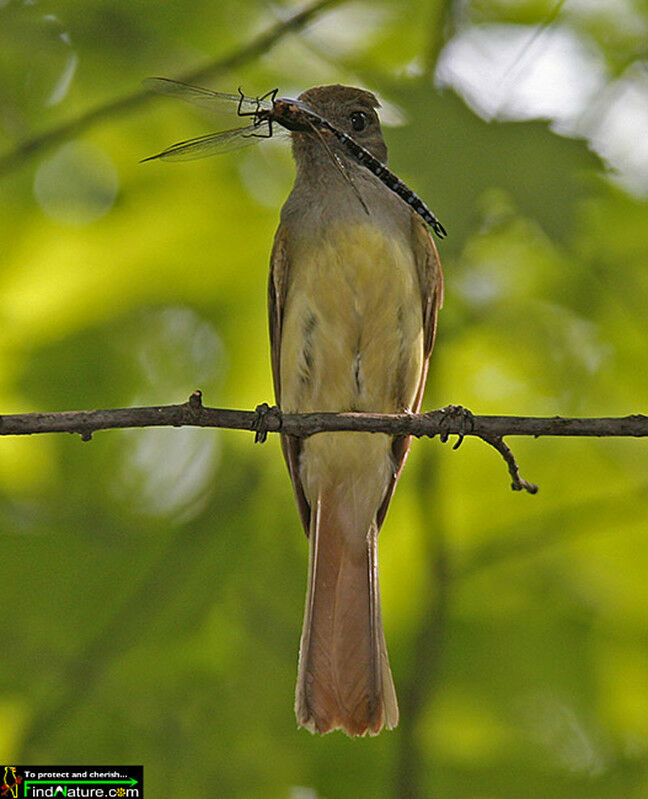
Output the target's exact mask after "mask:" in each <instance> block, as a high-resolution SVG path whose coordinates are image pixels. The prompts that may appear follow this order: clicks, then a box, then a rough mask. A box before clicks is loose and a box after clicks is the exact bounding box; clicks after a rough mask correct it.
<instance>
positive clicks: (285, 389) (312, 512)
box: [268, 84, 443, 736]
mask: <svg viewBox="0 0 648 799" xmlns="http://www.w3.org/2000/svg"><path fill="white" fill-rule="evenodd" d="M298 100H299V102H300V103H302V104H304V105H305V106H307V107H308V108H310V109H312V110H313V111H315V112H316V113H317V114H319V115H321V117H323V118H325V119H326V120H328V121H329V122H330V123H331V124H332V125H333V126H335V128H337V129H338V130H340V131H343V132H346V133H348V134H349V135H350V136H351V137H352V138H353V139H354V140H355V141H357V142H358V143H359V144H361V145H362V146H363V147H365V148H366V149H367V150H369V152H371V153H372V155H374V156H375V157H376V158H378V159H379V160H380V161H381V162H382V163H385V164H386V162H387V147H386V144H385V142H384V139H383V135H382V132H381V127H380V121H379V118H378V114H377V110H376V109H377V108H378V107H379V105H380V104H379V101H378V100H377V98H376V97H375V95H374V94H373V93H371V92H369V91H367V90H364V89H360V88H356V87H352V86H342V85H339V84H336V85H329V86H317V87H314V88H311V89H308V90H306V91H305V92H303V93H302V94H300V96H299V98H298ZM291 138H292V152H293V157H294V160H295V164H296V175H295V182H294V185H293V188H292V191H291V192H290V195H289V196H288V198H287V200H286V202H285V204H284V206H283V208H282V210H281V215H280V222H279V227H278V229H277V232H276V234H275V238H274V244H273V248H272V254H271V259H270V275H269V281H268V308H269V326H270V349H271V361H272V374H273V383H274V390H275V397H276V402H277V405H278V407H279V408H280V410H281V411H282V412H284V413H307V412H317V411H332V412H342V411H352V412H353V411H355V412H374V413H402V412H412V413H415V412H418V410H419V409H420V406H421V402H422V398H423V392H424V389H425V383H426V377H427V372H428V363H429V358H430V353H431V352H432V348H433V345H434V339H435V332H436V326H437V315H438V311H439V309H440V308H441V306H442V303H443V274H442V271H441V265H440V261H439V256H438V253H437V249H436V246H435V244H434V241H433V240H432V236H431V234H430V232H429V230H428V229H427V227H426V226H425V224H424V222H423V220H422V219H421V218H420V216H418V215H417V214H416V213H415V212H414V210H412V208H411V207H409V206H408V205H407V204H406V202H404V201H403V200H402V199H401V198H400V197H398V196H397V195H396V194H394V192H393V191H390V190H389V188H387V187H386V186H385V185H384V184H383V183H382V182H381V181H380V180H379V178H378V177H377V176H376V175H374V174H373V173H372V172H371V171H370V170H369V169H367V168H365V167H364V166H363V165H362V164H361V163H360V162H359V161H358V160H356V159H354V157H353V154H352V153H350V152H349V151H348V150H347V149H345V148H344V147H343V145H342V143H341V142H340V141H338V140H337V139H335V138H334V137H332V136H327V135H326V133H325V132H322V131H318V130H315V129H312V130H309V129H308V127H307V126H305V129H303V130H296V131H293V132H292V133H291ZM281 446H282V451H283V455H284V458H285V460H286V463H287V466H288V471H289V474H290V478H291V481H292V486H293V491H294V495H295V498H296V502H297V507H298V511H299V515H300V518H301V522H302V525H303V527H304V530H305V532H306V535H307V537H308V542H309V566H308V582H307V591H306V605H305V613H304V623H303V629H302V634H301V640H300V648H299V664H298V675H297V686H296V691H295V713H296V717H297V723H298V726H299V727H304V728H306V729H307V730H309V731H310V732H312V733H319V734H324V733H328V732H330V731H332V730H336V729H337V730H341V731H342V732H344V733H346V734H347V735H349V736H364V735H367V734H369V735H376V734H378V733H379V732H380V731H381V730H382V729H383V728H386V729H392V728H394V727H395V726H396V725H397V724H398V716H399V710H398V702H397V698H396V691H395V687H394V681H393V678H392V673H391V668H390V664H389V657H388V653H387V647H386V643H385V636H384V632H383V623H382V614H381V606H380V590H379V584H378V550H377V542H378V532H379V530H380V528H381V526H382V524H383V521H384V519H385V514H386V513H387V508H388V506H389V503H390V500H391V497H392V494H393V492H394V489H395V487H396V483H397V482H398V479H399V476H400V474H401V470H402V468H403V465H404V463H405V460H406V458H407V455H408V451H409V448H410V438H409V437H407V436H389V435H386V434H383V433H368V432H327V433H320V434H317V435H315V436H311V437H309V438H306V439H301V438H298V437H295V436H290V435H287V434H282V436H281Z"/></svg>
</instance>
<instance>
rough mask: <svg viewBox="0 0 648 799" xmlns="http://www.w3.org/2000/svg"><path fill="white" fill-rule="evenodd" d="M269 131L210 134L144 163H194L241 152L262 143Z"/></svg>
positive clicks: (254, 128) (250, 129)
mask: <svg viewBox="0 0 648 799" xmlns="http://www.w3.org/2000/svg"><path fill="white" fill-rule="evenodd" d="M267 130H268V129H267V127H266V126H264V125H261V126H260V127H259V126H255V125H248V126H247V127H246V128H234V129H233V130H225V131H223V132H222V133H209V134H207V135H206V136H198V137H197V138H195V139H187V140H186V141H181V142H178V143H177V144H172V145H171V147H168V148H167V149H166V150H163V151H162V152H161V153H158V154H157V155H151V156H149V157H148V158H144V161H154V160H155V159H157V158H159V159H161V160H164V161H194V160H195V159H197V158H207V157H208V156H210V155H217V154H219V153H228V152H231V151H232V150H240V149H241V148H243V147H249V146H250V145H251V144H256V143H257V142H259V141H262V140H263V138H264V134H265V135H267Z"/></svg>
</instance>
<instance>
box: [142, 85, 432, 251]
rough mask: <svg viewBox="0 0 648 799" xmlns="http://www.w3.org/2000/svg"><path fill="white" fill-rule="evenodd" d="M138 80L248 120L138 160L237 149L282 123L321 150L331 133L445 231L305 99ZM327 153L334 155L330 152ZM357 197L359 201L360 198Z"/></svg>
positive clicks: (200, 155)
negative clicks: (315, 138) (308, 135)
mask: <svg viewBox="0 0 648 799" xmlns="http://www.w3.org/2000/svg"><path fill="white" fill-rule="evenodd" d="M143 83H144V86H145V88H147V89H148V90H149V91H151V92H155V93H157V94H163V95H167V96H169V97H177V98H179V99H181V100H185V101H187V102H190V103H193V104H194V105H198V106H201V107H203V108H207V109H209V110H212V111H213V110H215V109H218V108H223V107H225V108H235V109H236V113H237V115H238V116H239V117H246V118H248V119H249V120H250V121H249V123H248V124H247V125H244V126H242V127H238V128H233V129H231V130H225V131H221V132H219V133H208V134H207V135H205V136H198V137H197V138H194V139H187V140H186V141H181V142H178V143H177V144H173V145H171V146H170V147H167V149H166V150H162V152H160V153H157V154H156V155H151V156H149V157H148V158H144V159H143V161H153V160H156V159H162V160H166V161H189V160H193V159H195V158H206V157H207V156H210V155H214V154H216V153H223V152H228V151H231V150H237V149H240V148H241V147H246V146H248V145H250V144H254V143H255V142H258V141H259V140H260V139H269V138H272V137H273V136H275V135H277V132H278V131H277V130H276V125H279V126H280V127H282V128H283V129H284V131H286V132H294V131H311V132H315V133H316V134H317V135H319V136H320V138H321V139H322V141H323V143H324V145H325V146H326V147H327V149H329V148H328V146H327V145H326V141H325V139H324V137H323V134H324V135H328V136H333V137H334V138H335V139H336V140H337V141H338V142H339V143H340V144H341V145H342V147H343V148H344V149H345V150H346V152H347V153H349V155H351V156H352V157H353V158H354V159H355V160H356V161H357V162H358V163H359V164H361V165H362V166H363V167H365V168H366V169H368V170H369V171H370V172H371V173H373V174H374V175H375V176H376V177H377V178H378V179H379V180H380V181H382V183H383V184H384V185H385V186H387V188H388V189H390V190H391V191H393V192H394V193H395V194H396V195H398V196H399V197H400V198H401V199H402V200H403V201H404V202H405V203H407V205H409V206H410V208H412V210H413V211H415V212H416V213H417V214H418V215H419V216H420V217H421V218H422V219H423V220H424V221H425V222H427V224H428V225H429V226H430V227H431V228H432V230H433V231H434V232H435V233H436V235H437V236H438V237H439V238H444V237H445V236H446V235H447V233H446V229H445V228H444V227H443V225H442V224H441V222H439V220H438V219H437V217H436V216H435V214H434V213H432V211H431V210H430V209H429V208H428V206H427V205H426V204H425V203H424V202H423V200H422V199H421V198H420V197H419V196H418V194H416V192H415V191H413V190H412V189H410V187H409V186H408V185H407V184H406V183H404V182H403V181H402V180H401V179H400V178H399V177H398V176H397V175H395V174H394V173H393V172H392V171H391V170H390V169H389V168H388V167H387V166H386V164H383V163H382V161H380V160H379V159H378V158H376V157H375V156H374V155H373V154H372V153H370V152H369V150H367V149H366V148H365V147H363V146H362V145H361V144H359V143H358V142H357V141H356V140H355V139H354V138H353V137H352V136H350V135H349V134H348V133H346V132H345V131H343V130H340V129H339V128H337V127H335V125H333V124H332V123H331V122H329V121H328V119H326V118H325V117H323V116H321V115H320V114H318V113H316V112H315V111H313V110H312V109H311V108H309V107H308V106H307V105H306V104H305V103H302V102H300V101H299V100H292V99H288V98H284V97H277V94H278V93H279V89H273V90H272V91H269V92H267V93H266V94H264V95H262V96H260V97H248V96H247V95H245V94H244V93H243V92H242V91H241V89H239V90H238V94H228V93H226V92H217V91H213V90H211V89H204V88H202V87H200V86H192V85H190V84H188V83H181V82H180V81H175V80H170V79H169V78H146V80H144V81H143ZM329 153H330V150H329ZM331 155H332V157H333V158H334V160H335V156H334V155H333V154H331ZM360 201H361V202H362V204H363V206H364V202H363V201H362V198H360ZM365 209H366V206H365Z"/></svg>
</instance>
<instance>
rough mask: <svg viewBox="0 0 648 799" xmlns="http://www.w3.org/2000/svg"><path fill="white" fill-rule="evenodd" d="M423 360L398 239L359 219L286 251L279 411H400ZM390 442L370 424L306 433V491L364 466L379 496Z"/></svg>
mask: <svg viewBox="0 0 648 799" xmlns="http://www.w3.org/2000/svg"><path fill="white" fill-rule="evenodd" d="M422 367H423V322H422V309H421V297H420V290H419V285H418V278H417V272H416V265H415V263H414V259H413V254H412V250H411V248H410V247H409V246H408V243H407V242H405V241H402V240H399V239H395V238H389V237H388V236H386V235H384V234H383V233H382V232H381V231H379V230H377V229H376V228H374V227H372V226H371V225H368V224H361V225H358V224H354V225H348V224H347V225H340V226H339V227H337V228H334V229H330V228H329V229H328V230H327V233H326V236H325V237H323V238H320V239H317V240H314V241H313V240H311V241H308V242H302V243H301V244H300V245H299V246H298V247H297V248H296V249H295V250H294V251H292V252H291V258H290V277H289V287H288V292H287V296H286V301H285V307H284V313H283V329H282V342H281V405H282V409H283V410H284V411H286V412H309V411H373V412H378V413H394V412H399V411H402V410H404V409H407V408H410V407H411V406H412V404H413V401H414V398H415V396H416V391H417V389H418V384H419V380H420V374H421V369H422ZM390 446H391V444H390V439H389V437H388V436H385V435H381V434H370V433H327V434H320V435H316V436H314V437H312V438H310V439H308V440H307V441H306V442H305V444H304V448H303V452H302V469H303V474H302V481H303V483H304V488H305V490H306V495H307V497H308V498H309V500H311V498H312V497H314V496H315V495H316V491H317V490H318V488H319V487H321V485H322V484H323V483H335V484H340V483H341V482H345V483H346V484H350V483H356V484H358V485H360V484H361V483H362V481H363V480H365V479H366V478H368V477H369V475H372V476H374V480H372V483H374V484H375V491H376V492H377V494H379V495H380V496H382V493H384V488H385V486H386V484H387V481H388V479H389V476H390V473H391V468H392V467H391V460H390ZM344 475H346V478H345V477H344ZM376 478H378V479H377V480H376ZM363 491H364V490H363ZM371 493H372V494H373V493H374V492H373V491H372V492H371ZM368 499H369V498H368V497H367V500H368ZM311 501H312V500H311ZM362 504H363V505H364V504H365V503H364V502H363V503H362ZM374 512H375V509H374Z"/></svg>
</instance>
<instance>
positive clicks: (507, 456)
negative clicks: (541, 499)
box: [480, 436, 538, 494]
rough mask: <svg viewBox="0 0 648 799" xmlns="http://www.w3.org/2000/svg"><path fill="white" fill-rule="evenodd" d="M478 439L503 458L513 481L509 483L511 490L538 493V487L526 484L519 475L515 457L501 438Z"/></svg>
mask: <svg viewBox="0 0 648 799" xmlns="http://www.w3.org/2000/svg"><path fill="white" fill-rule="evenodd" d="M480 438H481V440H482V441H485V442H486V443H487V444H490V445H491V446H492V447H495V449H496V450H497V451H498V452H499V454H500V455H501V456H502V457H503V458H504V461H505V463H506V465H507V466H508V470H509V474H510V475H511V479H512V480H513V482H512V483H511V488H512V489H513V491H528V492H529V494H537V493H538V486H537V485H536V484H535V483H528V482H527V481H526V480H525V479H524V478H523V477H522V475H521V474H520V467H519V466H518V465H517V461H516V460H515V455H514V454H513V451H512V450H511V448H510V447H509V445H508V444H507V443H506V442H505V441H504V439H503V438H501V437H500V436H480Z"/></svg>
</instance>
